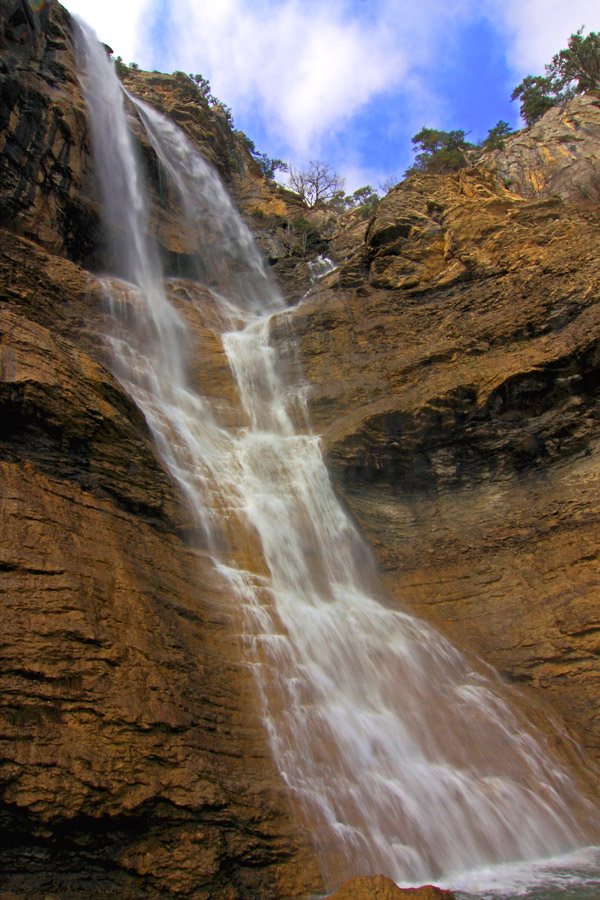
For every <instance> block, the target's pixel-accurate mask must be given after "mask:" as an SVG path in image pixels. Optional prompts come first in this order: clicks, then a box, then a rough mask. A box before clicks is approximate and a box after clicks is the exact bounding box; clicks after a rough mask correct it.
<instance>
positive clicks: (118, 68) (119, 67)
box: [115, 56, 128, 80]
mask: <svg viewBox="0 0 600 900" xmlns="http://www.w3.org/2000/svg"><path fill="white" fill-rule="evenodd" d="M127 68H128V67H127V66H126V65H125V63H124V62H123V57H122V56H117V58H116V59H115V72H116V73H117V78H120V79H121V80H123V76H124V75H125V73H126V72H127Z"/></svg>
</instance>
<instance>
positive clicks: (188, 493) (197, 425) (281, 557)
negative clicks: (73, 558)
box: [83, 27, 585, 885]
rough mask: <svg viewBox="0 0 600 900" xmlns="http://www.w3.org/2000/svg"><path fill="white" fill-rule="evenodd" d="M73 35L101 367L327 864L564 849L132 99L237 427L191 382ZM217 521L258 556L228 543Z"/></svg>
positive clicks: (567, 789)
mask: <svg viewBox="0 0 600 900" xmlns="http://www.w3.org/2000/svg"><path fill="white" fill-rule="evenodd" d="M83 32H84V45H85V56H86V68H87V80H86V79H84V82H83V84H84V91H85V96H86V100H87V103H88V105H89V109H90V114H91V120H92V128H93V136H94V144H95V150H96V158H97V166H98V172H99V176H100V181H101V186H102V192H103V197H104V204H105V209H106V215H107V220H108V223H109V225H112V227H113V233H116V234H117V239H116V245H117V246H118V250H119V252H118V253H117V252H115V259H117V261H118V266H119V268H118V274H119V275H120V276H121V278H125V279H127V282H123V281H117V280H116V279H115V278H112V279H108V280H107V281H106V285H107V292H108V293H109V295H110V298H111V309H112V312H113V321H112V325H111V330H110V333H109V334H108V335H107V340H108V341H109V343H110V345H111V347H112V350H113V353H114V360H115V363H114V365H115V371H116V373H117V375H118V377H119V378H120V379H121V381H122V383H123V384H124V386H125V387H126V388H127V390H128V391H129V392H130V393H131V395H132V396H133V398H134V399H135V401H136V402H137V403H138V405H139V406H140V407H141V409H142V410H143V412H144V414H145V416H146V419H147V421H148V423H149V425H150V427H151V429H152V431H153V434H154V437H155V440H156V443H157V446H158V448H159V451H160V453H161V454H162V456H163V459H164V461H165V464H166V465H167V466H168V468H169V470H170V471H171V473H172V475H173V476H174V478H175V479H176V480H177V482H178V483H179V485H180V487H181V490H182V493H183V495H184V497H185V499H186V501H187V503H188V504H189V507H190V509H191V510H192V511H193V513H194V515H195V518H196V523H197V525H198V528H199V530H200V532H201V533H202V535H203V540H204V542H205V545H206V546H208V548H209V551H210V552H211V553H212V555H213V558H214V561H215V565H216V566H217V568H218V569H219V571H220V572H221V573H222V576H223V577H224V578H226V579H227V580H228V582H229V587H230V595H231V596H232V598H233V600H234V601H235V605H236V609H237V611H238V613H237V614H238V615H239V617H240V630H241V631H243V632H244V639H245V644H246V647H247V650H248V654H249V660H250V661H251V662H252V663H253V666H254V669H255V671H256V675H257V684H258V689H259V694H260V697H261V699H262V703H263V708H262V711H261V714H262V716H263V719H264V722H265V725H266V728H267V731H268V735H269V739H270V743H271V747H272V752H273V755H274V758H275V760H276V763H277V765H278V767H279V770H280V772H281V774H282V777H283V778H284V779H285V781H286V782H287V784H288V785H289V788H290V790H291V792H292V794H293V795H294V796H295V797H296V799H297V801H298V803H299V804H300V806H301V807H302V808H303V810H304V812H305V814H306V816H307V820H308V821H309V822H310V824H311V827H312V828H313V830H314V834H315V839H316V841H317V842H318V843H319V844H320V846H321V849H322V850H323V855H324V858H325V859H326V860H331V859H333V860H335V864H336V865H340V866H341V868H342V870H343V866H344V862H343V861H344V860H345V861H346V871H345V872H344V873H343V874H357V873H359V872H369V871H371V872H372V871H384V872H385V873H386V874H388V875H390V876H391V877H392V878H394V879H395V880H397V881H398V882H403V881H406V880H408V879H410V880H414V881H420V882H423V881H426V880H431V879H432V878H437V879H438V880H440V879H441V878H442V877H443V878H445V879H446V880H447V881H449V882H450V883H454V884H455V885H456V884H457V883H458V881H459V880H460V878H461V877H463V876H462V875H460V874H459V873H464V872H465V871H467V870H476V869H482V868H483V867H489V866H494V865H496V866H497V865H498V864H508V863H515V862H517V861H519V860H535V859H539V858H547V857H551V856H554V855H557V854H561V853H565V852H567V851H570V850H573V849H574V848H576V847H578V846H580V845H581V844H583V843H584V842H585V834H584V833H583V832H582V830H581V826H580V825H579V824H578V821H577V816H576V814H575V812H574V809H575V808H576V807H578V806H580V805H581V798H579V797H578V795H577V792H576V790H575V788H574V787H573V785H572V783H571V781H570V779H569V777H568V776H567V774H566V773H565V772H564V771H563V770H562V769H561V768H560V767H559V766H558V765H556V764H555V763H554V762H553V761H552V760H551V759H550V758H549V757H548V756H547V755H546V754H545V752H544V751H543V750H542V748H541V746H540V744H539V742H538V740H537V739H536V737H535V736H534V735H533V734H532V733H531V731H530V730H528V729H526V728H525V727H524V726H523V723H522V722H521V721H520V720H519V719H518V717H517V716H516V715H515V714H514V713H512V712H511V710H510V708H509V707H508V705H507V703H506V701H505V699H504V698H503V695H502V694H501V692H500V691H499V690H498V689H497V686H496V685H495V682H494V680H493V677H491V676H490V677H487V676H486V677H484V676H483V675H480V674H477V673H475V672H474V671H472V669H471V667H470V666H469V664H468V662H467V661H466V660H465V659H464V657H463V656H462V655H461V654H460V653H459V652H458V651H457V650H456V649H455V648H453V647H452V646H451V645H450V644H449V642H448V641H446V640H444V639H443V638H442V637H441V636H440V635H439V634H437V633H435V632H434V631H433V630H432V629H431V628H429V627H428V626H427V625H425V624H424V623H422V622H420V621H419V620H418V619H416V618H414V617H413V616H411V615H409V614H407V613H406V612H403V611H399V610H398V609H394V608H391V607H390V605H389V603H388V601H387V598H386V596H385V593H384V591H383V588H382V587H381V586H380V584H379V582H378V579H377V576H376V573H375V571H374V567H373V565H372V563H371V559H370V555H369V553H368V551H367V550H366V548H365V547H364V545H363V543H362V541H361V539H360V537H359V535H358V534H357V532H356V530H355V528H354V526H353V525H352V523H351V522H350V521H349V519H348V518H347V516H346V514H345V513H344V511H343V510H342V509H341V507H340V505H339V504H338V502H337V501H336V499H335V496H334V494H333V492H332V489H331V486H330V483H329V479H328V476H327V472H326V470H325V467H324V464H323V461H322V458H321V453H320V448H319V441H318V439H317V438H316V437H314V436H313V435H311V434H310V433H299V432H298V431H297V430H296V428H295V427H294V419H299V418H301V417H302V415H303V403H302V398H303V391H304V388H303V386H302V385H300V386H298V387H296V388H294V387H293V386H289V385H287V384H285V383H284V382H283V381H282V379H281V378H280V376H279V375H278V363H277V359H276V357H275V353H274V350H273V349H272V348H271V347H270V346H269V318H270V316H271V315H272V314H273V313H277V312H279V313H280V314H281V315H285V314H286V313H285V304H284V302H283V300H282V298H281V297H280V296H279V295H278V293H277V291H276V290H275V289H274V287H273V286H272V284H271V283H270V281H269V280H268V278H267V277H266V275H265V271H264V268H263V265H262V262H261V259H260V256H259V254H258V252H257V251H256V249H255V247H254V244H253V242H252V239H251V236H250V233H249V232H248V230H247V229H246V228H245V226H244V225H243V223H242V222H241V220H240V219H239V217H238V216H237V214H236V212H235V210H234V208H233V206H232V204H231V201H230V200H229V198H228V196H227V194H226V192H225V191H224V189H223V187H222V185H221V183H220V182H219V180H218V178H217V176H216V174H215V173H214V172H213V170H212V169H211V168H210V167H209V166H208V165H207V163H206V162H205V161H204V160H203V159H202V158H201V157H200V156H199V155H198V154H197V152H196V151H195V150H194V149H193V148H192V147H191V145H190V144H189V142H188V141H187V139H186V138H185V137H184V135H183V134H182V133H181V132H180V131H179V130H178V129H177V128H176V127H175V126H174V125H173V124H172V123H170V122H169V121H168V120H166V119H164V118H163V117H162V116H160V115H159V114H158V113H157V112H155V111H154V110H152V109H150V108H149V107H147V106H146V105H144V104H142V103H141V102H139V101H137V100H136V99H135V98H130V102H131V103H133V104H134V105H135V107H136V109H137V113H138V116H139V118H140V120H141V122H142V123H143V126H144V128H145V130H146V133H147V136H148V139H149V141H150V143H151V144H152V146H153V148H154V150H155V152H156V154H157V156H158V158H159V160H160V161H161V164H162V165H163V166H164V169H165V171H166V172H167V173H168V176H169V178H170V180H171V189H172V190H174V191H175V192H176V193H177V194H178V195H179V200H178V202H179V204H180V206H181V209H182V214H183V221H182V228H183V227H185V234H186V241H187V242H188V245H189V246H190V247H193V249H194V251H195V252H196V254H197V257H198V271H199V273H200V275H201V278H202V280H203V281H204V286H203V287H196V288H194V287H193V286H190V288H189V290H188V292H187V301H186V302H187V304H188V305H190V304H191V305H193V304H194V303H195V302H198V303H200V302H202V303H203V304H205V306H206V308H207V309H208V308H209V307H210V319H211V323H212V328H213V330H214V331H215V332H216V333H220V334H221V336H222V342H223V347H224V349H225V352H226V354H227V359H228V361H229V365H230V368H231V372H232V373H233V376H234V378H235V381H236V384H237V390H238V392H239V397H240V400H241V406H242V410H243V420H242V421H241V422H238V423H237V424H234V425H230V426H229V427H226V424H224V423H225V421H226V419H227V416H226V415H224V414H223V407H222V403H219V401H216V400H214V398H213V399H212V400H211V399H209V398H208V397H203V396H201V395H200V394H199V393H198V392H197V391H195V390H194V389H193V388H192V386H191V381H190V380H189V372H190V371H191V366H192V361H191V355H190V346H191V338H190V337H189V335H188V333H187V331H186V328H185V325H184V315H185V314H184V313H183V310H182V311H181V312H178V311H177V310H176V309H175V307H174V306H173V305H172V304H171V303H170V302H169V299H168V297H167V289H166V288H165V284H164V282H163V278H162V274H161V271H160V266H159V263H158V255H157V252H156V249H155V247H154V245H153V243H152V241H151V240H150V239H149V237H148V236H147V233H148V226H147V215H146V205H145V200H144V189H143V183H142V176H141V173H140V168H139V165H138V163H137V160H136V154H135V151H134V144H133V141H132V138H131V136H130V134H129V130H128V127H127V117H126V113H125V107H124V100H125V98H124V91H123V89H122V87H121V85H120V84H119V82H118V80H117V78H116V75H115V73H114V70H113V67H112V64H111V63H110V61H109V60H108V58H107V57H106V54H105V52H104V50H103V49H102V47H101V46H100V45H99V44H98V43H97V42H96V40H95V38H94V36H93V35H91V34H90V33H89V31H88V30H87V28H86V27H84V28H83ZM183 222H185V226H184V224H183ZM209 289H210V290H209ZM196 296H198V297H201V298H202V299H201V300H197V301H196V300H194V297H196ZM231 521H235V522H236V523H237V527H238V528H240V527H241V528H244V529H245V530H246V532H247V535H248V543H249V544H253V545H254V546H256V547H258V548H259V550H260V561H258V562H256V563H255V564H252V562H249V561H248V559H247V556H248V554H247V553H246V554H240V553H239V552H237V548H236V546H235V540H234V539H232V538H231V537H230V536H231V534H232V529H230V528H229V526H228V523H229V522H231ZM492 880H493V879H492Z"/></svg>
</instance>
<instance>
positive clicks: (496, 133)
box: [482, 119, 512, 150]
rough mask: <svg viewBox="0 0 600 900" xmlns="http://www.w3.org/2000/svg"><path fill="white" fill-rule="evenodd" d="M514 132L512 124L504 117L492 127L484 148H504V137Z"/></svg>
mask: <svg viewBox="0 0 600 900" xmlns="http://www.w3.org/2000/svg"><path fill="white" fill-rule="evenodd" d="M511 133H512V126H511V125H509V124H508V122H505V121H504V120H503V119H500V121H499V122H498V123H497V124H496V125H494V127H493V128H490V130H489V131H488V136H487V137H486V139H485V140H484V142H483V145H482V146H483V148H484V150H502V148H503V147H504V138H505V137H507V136H508V135H509V134H511Z"/></svg>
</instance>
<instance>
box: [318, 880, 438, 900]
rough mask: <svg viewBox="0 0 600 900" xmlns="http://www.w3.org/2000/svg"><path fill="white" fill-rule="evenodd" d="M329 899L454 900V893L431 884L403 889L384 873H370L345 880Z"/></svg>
mask: <svg viewBox="0 0 600 900" xmlns="http://www.w3.org/2000/svg"><path fill="white" fill-rule="evenodd" d="M329 900H454V894H453V893H452V892H451V891H443V890H441V888H437V887H433V886H432V885H430V884H428V885H425V886H423V887H418V888H404V889H402V888H399V887H398V886H397V885H396V884H395V883H394V882H393V881H392V880H391V879H390V878H385V876H383V875H368V876H359V877H358V878H351V879H350V880H349V881H346V882H344V884H343V885H342V886H341V887H340V888H338V890H337V891H336V892H335V894H331V896H330V897H329Z"/></svg>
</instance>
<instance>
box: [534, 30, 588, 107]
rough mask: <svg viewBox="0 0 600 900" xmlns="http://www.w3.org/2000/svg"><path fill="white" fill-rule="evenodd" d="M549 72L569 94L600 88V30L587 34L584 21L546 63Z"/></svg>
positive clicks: (553, 79)
mask: <svg viewBox="0 0 600 900" xmlns="http://www.w3.org/2000/svg"><path fill="white" fill-rule="evenodd" d="M546 75H547V76H548V77H549V78H550V79H552V81H553V82H554V84H555V85H556V86H557V87H558V88H559V89H560V90H562V91H565V92H566V93H567V95H569V94H571V95H573V94H585V93H586V92H587V91H592V90H599V89H600V32H594V31H590V33H589V34H588V35H587V36H586V37H584V36H583V25H582V26H581V28H580V29H579V30H578V31H576V32H575V34H572V35H571V37H570V38H569V42H568V44H567V47H566V49H565V50H560V51H559V52H558V53H557V54H555V56H554V57H553V58H552V62H551V63H550V65H549V66H546Z"/></svg>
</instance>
